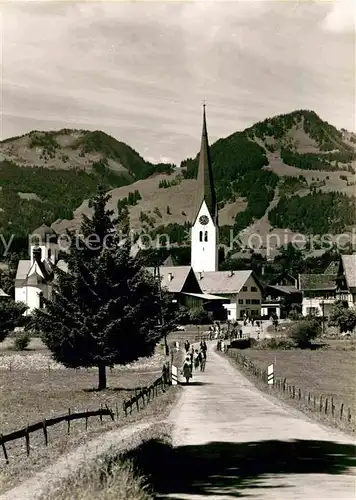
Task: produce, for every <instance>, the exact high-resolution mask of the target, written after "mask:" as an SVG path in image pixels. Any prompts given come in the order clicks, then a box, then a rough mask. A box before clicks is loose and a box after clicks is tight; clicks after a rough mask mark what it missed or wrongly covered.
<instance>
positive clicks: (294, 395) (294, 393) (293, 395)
mask: <svg viewBox="0 0 356 500" xmlns="http://www.w3.org/2000/svg"><path fill="white" fill-rule="evenodd" d="M293 399H295V387H294V385H293Z"/></svg>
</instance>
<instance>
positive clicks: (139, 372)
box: [0, 341, 179, 490]
mask: <svg viewBox="0 0 356 500" xmlns="http://www.w3.org/2000/svg"><path fill="white" fill-rule="evenodd" d="M36 342H37V341H34V342H32V345H31V349H30V350H25V351H23V352H21V353H17V352H14V351H11V350H8V349H7V348H6V346H5V349H4V348H3V349H1V352H0V400H1V407H0V433H2V434H6V433H9V432H11V431H14V430H17V429H20V428H23V427H24V426H26V425H27V424H31V423H35V422H38V421H42V420H43V419H44V418H50V417H54V416H59V415H64V414H67V413H68V409H69V408H70V410H71V412H74V411H85V410H87V409H88V410H97V409H99V408H100V406H101V404H104V405H105V404H107V405H108V406H109V407H110V408H113V409H114V410H115V409H116V407H117V408H118V412H119V419H118V420H117V419H116V418H115V421H114V422H112V421H111V419H110V417H108V416H104V417H103V421H100V418H99V417H93V418H90V419H89V421H88V429H87V430H86V429H85V422H84V420H78V421H73V422H72V423H71V429H70V430H71V432H70V435H69V436H68V435H67V424H66V422H63V423H60V424H58V425H55V426H53V427H50V428H49V429H48V440H49V446H48V447H47V448H46V447H45V446H44V436H43V433H42V432H35V433H33V434H31V436H30V446H31V453H30V456H29V457H27V456H26V447H25V442H24V441H25V440H24V439H23V440H22V439H20V440H17V441H14V442H10V443H7V445H6V449H7V452H8V456H9V460H10V463H9V465H5V461H4V457H3V454H2V451H1V449H0V471H1V473H0V490H1V489H2V490H4V488H9V487H10V486H12V485H14V484H15V483H16V482H17V481H18V479H19V478H20V477H21V479H24V478H25V477H28V476H29V475H30V474H31V472H33V471H34V470H38V469H39V468H41V467H42V466H44V465H47V464H48V462H50V461H52V460H54V459H55V458H57V457H58V456H60V455H61V454H62V453H65V452H67V451H69V450H70V449H71V448H72V447H73V446H77V445H78V444H81V443H83V442H85V441H86V440H87V439H89V438H91V437H92V436H95V435H97V434H99V433H101V432H103V431H106V430H108V429H110V428H115V427H117V426H122V425H127V424H129V423H132V422H133V421H135V420H140V419H142V418H152V417H153V418H162V417H163V416H164V415H165V413H166V412H169V410H170V408H171V405H172V404H173V402H174V401H175V399H176V396H177V394H178V391H179V388H178V389H177V388H170V389H169V390H168V391H167V392H166V393H164V394H161V395H159V397H158V398H155V399H154V400H153V401H152V402H151V403H149V404H148V405H147V406H146V407H145V408H144V410H142V411H140V412H139V413H138V412H137V411H136V410H134V411H133V413H132V415H131V416H128V417H125V416H124V412H123V408H122V404H123V400H124V399H129V398H130V397H131V396H132V395H133V394H134V389H135V388H141V387H143V386H147V385H149V384H151V383H152V382H153V381H154V380H155V379H157V378H158V377H159V376H160V375H161V373H162V364H163V361H164V359H165V358H164V356H163V351H161V350H160V349H158V350H157V353H156V354H155V355H154V356H152V357H151V358H143V359H141V360H138V361H137V362H136V363H132V364H130V365H127V366H126V367H123V366H117V367H114V368H113V369H112V370H110V369H108V370H107V383H108V389H106V390H104V391H100V392H99V391H97V390H96V387H97V383H98V374H97V369H95V368H91V369H88V370H87V369H83V368H82V369H77V370H76V369H67V368H64V367H63V366H62V365H59V364H57V363H55V362H54V361H53V360H51V358H50V356H49V353H48V352H47V351H46V349H44V348H43V345H41V344H40V343H38V342H37V344H38V345H37V344H36ZM7 347H8V346H7Z"/></svg>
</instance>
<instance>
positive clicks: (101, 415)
mask: <svg viewBox="0 0 356 500" xmlns="http://www.w3.org/2000/svg"><path fill="white" fill-rule="evenodd" d="M99 410H100V413H99V418H100V423H101V424H102V423H103V403H100V409H99Z"/></svg>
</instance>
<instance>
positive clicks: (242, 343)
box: [230, 338, 257, 349]
mask: <svg viewBox="0 0 356 500" xmlns="http://www.w3.org/2000/svg"><path fill="white" fill-rule="evenodd" d="M256 343H257V341H256V339H251V338H250V339H236V340H232V342H231V344H230V348H231V349H249V348H250V347H254V346H255V345H256Z"/></svg>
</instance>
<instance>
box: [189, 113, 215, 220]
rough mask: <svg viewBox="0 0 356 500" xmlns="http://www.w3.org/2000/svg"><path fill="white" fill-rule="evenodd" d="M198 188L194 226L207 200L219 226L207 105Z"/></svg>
mask: <svg viewBox="0 0 356 500" xmlns="http://www.w3.org/2000/svg"><path fill="white" fill-rule="evenodd" d="M197 181H198V186H197V193H196V205H195V210H194V213H193V221H192V222H193V224H194V222H195V220H196V218H197V216H198V213H199V210H200V207H201V205H202V203H203V201H204V200H205V203H206V205H207V207H208V209H209V213H210V215H211V217H212V219H213V221H214V223H215V224H217V217H218V209H217V202H216V193H215V187H214V181H213V169H212V166H211V159H210V152H209V140H208V131H207V127H206V116H205V105H204V111H203V131H202V136H201V146H200V153H199V166H198V176H197Z"/></svg>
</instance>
